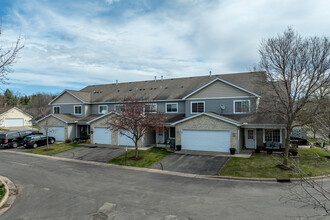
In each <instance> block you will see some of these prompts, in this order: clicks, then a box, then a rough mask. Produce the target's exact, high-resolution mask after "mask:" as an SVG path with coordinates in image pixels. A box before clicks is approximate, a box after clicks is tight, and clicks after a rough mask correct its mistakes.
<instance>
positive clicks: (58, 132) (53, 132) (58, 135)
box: [43, 127, 65, 141]
mask: <svg viewBox="0 0 330 220" xmlns="http://www.w3.org/2000/svg"><path fill="white" fill-rule="evenodd" d="M64 131H65V129H64V127H49V128H48V135H49V136H51V137H54V138H55V140H56V141H64V139H65V134H64ZM43 133H44V135H46V132H45V131H44V132H43Z"/></svg>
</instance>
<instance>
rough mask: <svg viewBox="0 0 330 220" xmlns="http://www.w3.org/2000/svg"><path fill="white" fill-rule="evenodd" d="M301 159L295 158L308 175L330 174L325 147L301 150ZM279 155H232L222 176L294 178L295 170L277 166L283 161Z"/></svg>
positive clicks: (329, 160)
mask: <svg viewBox="0 0 330 220" xmlns="http://www.w3.org/2000/svg"><path fill="white" fill-rule="evenodd" d="M299 155H300V158H299V159H293V162H294V163H295V164H297V163H298V160H299V166H300V168H301V170H303V171H304V172H305V173H306V174H307V176H321V175H326V174H330V159H327V158H326V157H325V156H327V155H328V153H327V152H326V151H325V150H323V149H306V150H299ZM282 161H283V158H282V157H281V156H279V155H266V154H253V155H252V156H251V157H250V158H237V157H232V158H230V159H229V160H228V162H227V164H226V165H225V167H223V168H222V169H221V170H220V173H219V174H220V175H221V176H235V177H251V178H252V177H255V178H294V177H298V175H297V172H295V171H285V170H281V169H279V168H277V167H276V165H277V164H280V163H282Z"/></svg>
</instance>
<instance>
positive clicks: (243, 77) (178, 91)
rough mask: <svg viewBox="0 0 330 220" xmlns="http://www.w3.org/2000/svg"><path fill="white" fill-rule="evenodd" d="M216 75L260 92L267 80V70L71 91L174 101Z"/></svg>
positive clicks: (89, 97) (90, 97) (88, 96)
mask: <svg viewBox="0 0 330 220" xmlns="http://www.w3.org/2000/svg"><path fill="white" fill-rule="evenodd" d="M216 78H221V79H223V80H225V81H227V82H230V83H232V84H235V85H237V86H239V87H242V88H244V89H246V90H249V91H251V92H254V93H256V94H259V93H260V92H261V91H260V83H259V82H261V81H263V80H265V79H266V78H265V73H264V72H246V73H234V74H219V75H211V76H197V77H184V78H173V79H163V80H161V79H158V80H149V81H139V82H127V83H118V84H116V83H113V84H104V85H91V86H87V87H85V88H83V89H82V90H80V91H73V90H69V91H70V92H72V94H74V95H76V96H77V97H79V98H80V99H82V100H83V101H85V102H115V101H120V100H123V99H124V98H125V97H127V96H133V95H135V96H138V97H142V98H143V99H145V100H171V99H182V98H183V97H185V96H186V95H188V94H190V93H192V92H193V91H195V90H197V89H199V88H200V87H202V86H204V85H205V84H207V83H209V82H211V81H212V80H214V79H216Z"/></svg>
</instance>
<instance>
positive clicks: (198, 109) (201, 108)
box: [191, 102, 205, 114]
mask: <svg viewBox="0 0 330 220" xmlns="http://www.w3.org/2000/svg"><path fill="white" fill-rule="evenodd" d="M202 112H205V102H191V113H192V114H197V113H202Z"/></svg>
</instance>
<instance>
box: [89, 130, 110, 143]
mask: <svg viewBox="0 0 330 220" xmlns="http://www.w3.org/2000/svg"><path fill="white" fill-rule="evenodd" d="M93 144H111V131H110V129H107V128H101V127H96V128H94V134H93Z"/></svg>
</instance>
